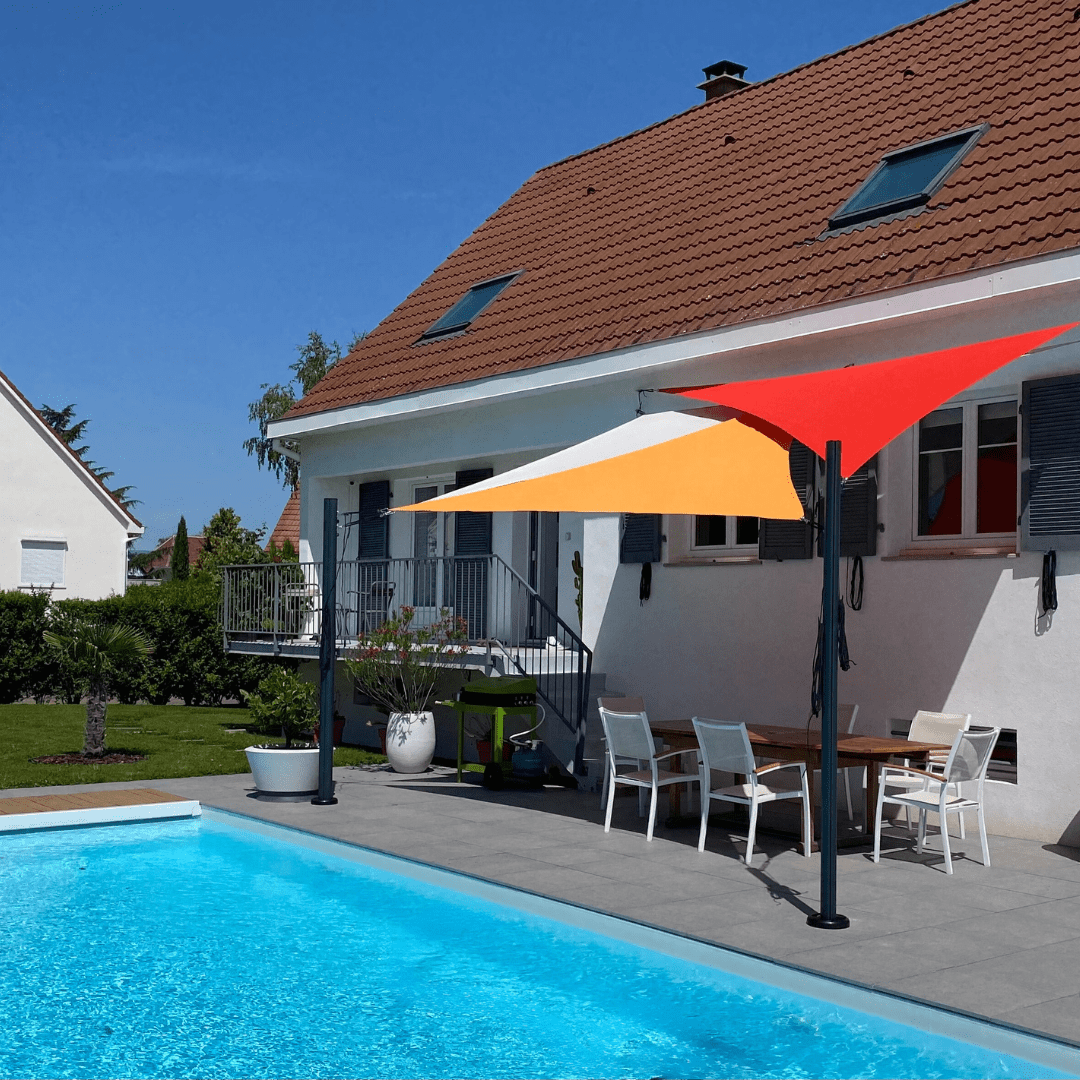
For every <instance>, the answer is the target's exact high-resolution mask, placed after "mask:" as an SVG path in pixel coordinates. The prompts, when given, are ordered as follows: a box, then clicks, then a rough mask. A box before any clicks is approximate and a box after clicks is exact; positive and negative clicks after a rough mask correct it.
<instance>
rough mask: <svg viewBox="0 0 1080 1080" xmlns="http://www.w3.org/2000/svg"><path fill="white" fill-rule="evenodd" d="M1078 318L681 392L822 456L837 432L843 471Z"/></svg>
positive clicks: (846, 473) (847, 471) (852, 469)
mask: <svg viewBox="0 0 1080 1080" xmlns="http://www.w3.org/2000/svg"><path fill="white" fill-rule="evenodd" d="M1076 325H1078V324H1077V323H1070V324H1068V325H1066V326H1054V327H1051V328H1049V329H1047V330H1036V331H1033V332H1032V333H1029V334H1017V335H1015V336H1013V337H1004V338H997V339H996V340H994V341H981V342H978V343H977V344H975V345H962V346H960V347H959V348H955V349H942V350H941V351H940V352H932V353H921V354H920V355H917V356H905V357H902V358H900V359H899V360H884V361H881V362H880V363H876V364H860V365H858V366H852V367H846V368H834V369H832V370H829V371H815V372H812V373H810V374H808V375H789V376H787V377H786V378H782V379H755V380H753V381H751V382H741V383H721V384H720V385H718V386H710V387H704V388H702V389H698V390H679V391H677V392H678V393H681V394H683V395H684V396H686V397H690V398H694V399H695V400H698V401H713V402H716V404H718V405H723V406H726V407H727V408H730V409H734V410H737V411H739V412H742V413H747V414H749V415H750V416H756V417H759V418H760V419H761V420H764V421H766V422H767V423H768V424H773V425H775V426H776V427H778V428H780V429H781V430H782V431H785V432H787V433H788V434H789V435H791V436H793V437H794V438H796V439H798V440H799V441H800V442H802V443H805V444H806V445H807V446H809V447H810V449H811V450H813V451H814V453H816V454H818V455H819V456H820V457H824V456H825V444H826V443H827V442H829V441H830V440H831V439H839V440H840V443H841V463H840V472H841V473H842V474H843V475H844V476H850V475H851V474H852V473H853V472H855V470H856V469H858V468H859V466H860V465H862V464H864V463H865V462H867V461H869V460H870V458H872V457H873V456H874V454H876V453H877V452H878V451H879V450H880V449H881V448H882V447H883V446H885V445H886V444H887V443H889V442H892V440H893V439H895V438H896V436H897V435H899V434H900V433H901V432H902V431H904V430H905V429H906V428H909V427H911V425H912V424H914V423H915V422H916V421H917V420H920V419H921V418H922V417H924V416H926V414H927V413H930V412H933V411H934V409H936V408H937V407H938V406H939V405H941V404H942V403H943V402H945V401H948V400H949V398H951V397H954V396H955V395H956V394H959V393H960V392H961V391H962V390H965V389H966V388H967V387H969V386H971V385H972V383H976V382H978V381H979V380H980V379H982V378H984V377H985V376H987V375H989V374H990V373H991V372H992V371H996V370H997V369H998V368H999V367H1002V366H1004V365H1005V364H1008V363H1009V362H1010V361H1012V360H1016V359H1018V358H1019V357H1021V356H1023V355H1024V354H1025V353H1029V352H1031V350H1032V349H1035V348H1037V347H1038V346H1039V345H1042V344H1043V343H1044V342H1047V341H1049V340H1050V339H1051V338H1055V337H1057V336H1058V334H1063V333H1064V332H1065V331H1066V330H1071V329H1072V328H1073V327H1074V326H1076ZM743 422H744V423H747V420H745V419H744V420H743Z"/></svg>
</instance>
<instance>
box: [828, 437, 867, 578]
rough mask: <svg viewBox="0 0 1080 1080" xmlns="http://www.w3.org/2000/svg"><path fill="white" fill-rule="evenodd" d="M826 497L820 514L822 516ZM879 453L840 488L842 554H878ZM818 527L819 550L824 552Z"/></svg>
mask: <svg viewBox="0 0 1080 1080" xmlns="http://www.w3.org/2000/svg"><path fill="white" fill-rule="evenodd" d="M824 506H825V504H824V501H823V500H822V502H821V503H820V507H821V512H820V513H819V515H818V516H819V517H821V518H822V519H823V513H824ZM877 534H878V527H877V456H876V455H875V456H874V457H872V458H871V459H870V460H869V461H868V462H867V463H866V464H865V465H863V466H861V467H860V468H858V469H856V470H855V472H853V473H852V474H851V476H849V477H848V478H847V479H846V480H845V481H844V483H843V486H842V487H841V488H840V555H841V556H842V557H844V558H846V557H848V556H850V555H876V554H877ZM824 540H825V538H824V536H823V535H822V533H821V532H820V531H819V533H818V538H817V553H818V555H822V554H824Z"/></svg>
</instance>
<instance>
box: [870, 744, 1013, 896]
mask: <svg viewBox="0 0 1080 1080" xmlns="http://www.w3.org/2000/svg"><path fill="white" fill-rule="evenodd" d="M1000 734H1001V728H990V729H989V730H988V731H963V730H961V731H958V732H957V733H956V739H955V741H954V742H953V745H952V750H950V751H949V756H948V757H947V758H946V760H945V764H944V767H943V768H942V770H941V772H930V771H928V770H926V769H914V768H911V767H910V766H907V765H882V767H881V784H880V787H879V788H878V803H877V813H876V814H875V816H874V862H880V861H881V815H882V809H883V807H884V806H885V803H893V804H894V805H896V806H903V807H905V808H906V807H911V808H912V809H915V810H918V812H919V837H918V840H917V841H916V844H915V850H916V851H917V852H920V853H921V852H922V850H923V846H924V845H925V842H926V815H927V813H936V814H938V815H940V818H941V846H942V848H943V850H944V852H945V873H947V874H951V873H952V872H953V868H952V854H951V852H950V849H949V828H948V815H949V814H959V815H962V814H963V813H964V811H965V810H977V811H978V814H979V840H980V842H981V843H982V857H983V866H989V865H990V848H989V847H988V845H987V843H986V819H985V817H984V815H983V787H984V784H985V781H986V770H987V767H988V766H989V764H990V755H991V754H992V753H993V751H994V744H995V743H996V742H997V740H998V736H999V735H1000ZM897 775H899V776H901V777H903V776H911V777H914V778H915V779H917V780H918V781H919V783H920V784H921V785H923V786H922V787H920V788H919V789H918V790H914V791H906V792H903V793H900V794H892V795H890V794H889V793H888V792H887V791H886V786H895V783H894V779H893V777H894V776H897ZM967 781H975V782H976V783H977V784H978V790H977V793H976V796H975V798H974V799H968V798H965V797H964V796H963V795H962V794H956V795H950V794H949V788H950V787H953V788H955V790H956V791H957V792H959V791H960V787H959V785H960V784H962V783H966V782H967Z"/></svg>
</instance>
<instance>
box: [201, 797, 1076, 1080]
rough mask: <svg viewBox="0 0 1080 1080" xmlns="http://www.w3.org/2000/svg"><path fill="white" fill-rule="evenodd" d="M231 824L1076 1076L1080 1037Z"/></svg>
mask: <svg viewBox="0 0 1080 1080" xmlns="http://www.w3.org/2000/svg"><path fill="white" fill-rule="evenodd" d="M202 816H203V817H204V818H205V819H206V820H208V821H220V822H222V823H224V824H229V825H232V826H234V827H236V828H240V829H244V830H246V831H248V832H252V833H255V834H258V835H262V836H267V837H270V838H274V839H281V840H284V841H285V842H290V843H295V844H298V845H300V846H303V847H307V848H309V849H310V850H313V851H318V852H320V853H323V854H329V855H336V856H338V857H340V858H345V859H347V860H349V861H350V862H357V863H361V864H363V865H366V866H370V867H373V868H375V869H382V870H388V871H391V872H393V873H396V874H400V875H402V876H404V877H408V878H410V879H412V880H414V881H418V882H421V883H424V884H428V885H435V886H438V887H442V888H448V889H451V890H453V891H456V892H459V893H463V894H464V895H467V896H472V897H475V898H477V899H481V900H487V901H489V902H492V903H497V904H501V905H503V906H506V907H509V908H512V909H514V910H517V911H522V912H524V913H526V914H530V915H537V916H541V917H544V918H548V919H552V920H553V921H556V922H560V923H563V924H564V925H569V926H574V927H577V928H579V929H583V930H588V931H592V932H594V933H598V934H602V935H604V936H606V937H610V938H614V939H616V940H618V941H622V942H624V943H626V944H631V945H637V946H640V947H642V948H647V949H651V950H653V951H655V952H658V953H661V954H663V955H665V956H670V957H673V958H675V959H681V960H686V961H688V962H691V963H696V964H701V965H703V966H706V967H711V968H714V969H716V970H720V971H723V972H725V973H729V974H732V975H736V976H740V977H743V978H747V979H753V980H755V981H757V982H761V983H765V984H767V985H769V986H771V987H773V988H775V989H778V990H783V991H787V992H789V993H796V994H802V995H804V996H807V997H812V998H815V999H817V1000H819V1001H825V1002H827V1003H829V1004H831V1005H835V1006H839V1007H843V1008H847V1009H852V1010H854V1011H856V1012H861V1013H864V1014H867V1015H870V1016H874V1017H876V1018H878V1019H881V1020H886V1021H891V1022H894V1023H898V1024H905V1025H907V1026H909V1027H914V1028H916V1029H917V1030H920V1031H926V1032H928V1033H931V1034H935V1035H941V1036H943V1037H946V1038H951V1039H956V1040H958V1041H960V1042H965V1043H969V1044H974V1045H977V1046H980V1047H982V1048H983V1049H985V1050H989V1051H991V1052H993V1053H1001V1054H1009V1055H1011V1056H1013V1057H1017V1058H1021V1059H1023V1060H1025V1061H1029V1062H1031V1063H1032V1064H1034V1065H1037V1066H1039V1067H1043V1068H1051V1069H1056V1070H1058V1071H1060V1072H1063V1073H1067V1074H1069V1075H1072V1076H1077V1077H1080V1042H1076V1041H1073V1040H1070V1039H1064V1038H1061V1037H1059V1036H1055V1035H1050V1034H1044V1033H1042V1032H1037V1031H1033V1030H1031V1029H1030V1028H1024V1027H1020V1026H1018V1025H1015V1024H1009V1023H1008V1022H1005V1021H1001V1020H994V1019H991V1018H989V1017H986V1016H980V1015H979V1014H977V1013H972V1012H967V1011H965V1010H963V1009H958V1008H955V1007H953V1006H949V1005H946V1004H942V1003H939V1002H932V1001H928V1000H925V999H922V998H918V997H914V996H911V995H907V994H901V993H898V992H896V991H894V990H889V989H886V988H883V987H877V986H872V985H868V984H866V983H860V982H857V981H855V980H851V979H844V978H842V977H840V976H836V975H830V974H827V973H824V972H811V971H808V970H806V969H805V968H801V967H798V966H797V965H795V964H791V963H788V962H785V961H783V960H779V959H775V958H773V957H768V956H762V955H760V954H758V953H754V952H750V951H749V950H745V949H740V948H738V947H736V946H732V945H721V944H718V943H716V942H712V941H707V940H705V939H703V938H698V937H695V936H693V935H691V934H686V933H683V932H680V931H677V930H672V929H668V928H666V927H660V926H656V925H654V924H651V923H647V922H641V921H638V920H634V919H629V918H626V917H625V916H621V915H614V914H612V913H610V912H606V911H602V910H599V909H597V908H592V907H589V906H588V905H586V904H580V903H577V902H574V901H571V900H555V899H552V898H551V897H548V896H544V895H542V894H540V893H537V892H534V891H532V890H530V889H524V888H519V887H515V886H509V885H503V884H499V883H497V882H494V881H490V880H488V879H487V878H483V877H478V876H476V875H473V874H470V873H468V872H466V871H462V870H452V869H447V868H444V867H440V866H434V865H432V864H430V863H425V862H422V861H419V860H416V859H410V858H407V857H405V856H402V855H395V854H392V853H390V852H386V851H381V850H379V849H378V848H374V847H369V846H365V845H362V844H354V843H351V842H349V841H346V840H338V839H333V838H331V837H327V836H321V835H319V834H318V833H313V832H309V831H307V830H304V829H300V828H297V827H295V826H291V825H281V824H278V823H276V822H269V821H265V820H263V819H261V818H255V817H251V816H249V815H246V814H240V813H237V812H236V811H232V810H224V809H221V808H219V807H210V806H207V807H205V808H204V810H203V815H202Z"/></svg>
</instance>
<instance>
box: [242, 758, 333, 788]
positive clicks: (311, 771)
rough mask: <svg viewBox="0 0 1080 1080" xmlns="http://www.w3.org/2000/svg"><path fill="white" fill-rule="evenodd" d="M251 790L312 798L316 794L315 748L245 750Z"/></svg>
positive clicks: (317, 763)
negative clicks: (251, 780) (253, 783)
mask: <svg viewBox="0 0 1080 1080" xmlns="http://www.w3.org/2000/svg"><path fill="white" fill-rule="evenodd" d="M244 753H245V754H247V759H248V764H249V765H250V766H251V774H252V776H254V777H255V787H256V788H257V789H258V790H259V791H260V792H265V793H266V794H267V795H314V794H315V793H316V792H317V791H318V790H319V748H318V747H317V746H316V747H311V748H306V747H305V748H304V749H289V750H286V749H285V748H284V747H277V746H272V747H263V746H249V747H248V748H247V749H246V750H245V751H244Z"/></svg>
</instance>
